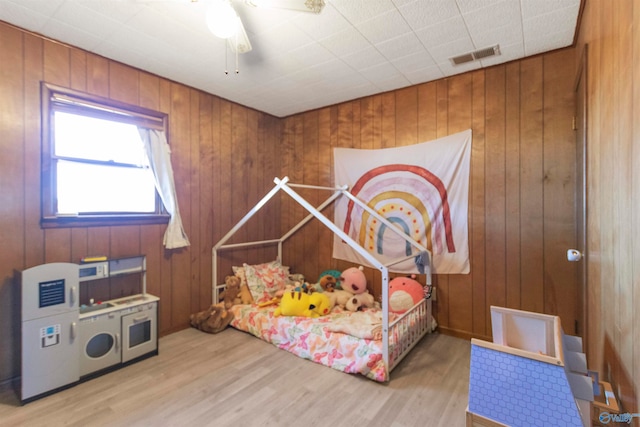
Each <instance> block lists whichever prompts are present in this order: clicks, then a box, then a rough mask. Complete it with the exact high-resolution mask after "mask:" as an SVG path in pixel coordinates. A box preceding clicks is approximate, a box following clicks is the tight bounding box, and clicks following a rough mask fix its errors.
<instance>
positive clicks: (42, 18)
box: [0, 2, 51, 32]
mask: <svg viewBox="0 0 640 427" xmlns="http://www.w3.org/2000/svg"><path fill="white" fill-rule="evenodd" d="M27 4H28V3H27ZM0 19H2V20H4V21H7V22H11V23H13V24H14V25H16V26H19V27H21V28H25V29H27V30H29V31H35V32H40V31H41V30H42V28H43V27H44V26H45V24H46V23H47V22H49V20H50V19H51V18H50V17H49V16H48V15H47V14H41V13H40V12H39V11H38V10H34V9H32V8H30V7H25V6H23V5H22V4H18V3H14V2H7V3H3V4H2V8H0Z"/></svg>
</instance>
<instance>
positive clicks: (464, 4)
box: [455, 0, 561, 14]
mask: <svg viewBox="0 0 640 427" xmlns="http://www.w3.org/2000/svg"><path fill="white" fill-rule="evenodd" d="M502 1H504V0H455V2H456V3H457V5H458V8H459V9H460V13H462V14H465V13H469V12H472V11H474V10H477V9H483V8H485V7H488V6H491V5H493V4H495V3H500V2H502ZM509 1H510V2H511V3H520V0H509ZM522 1H538V0H522ZM559 1H561V0H559Z"/></svg>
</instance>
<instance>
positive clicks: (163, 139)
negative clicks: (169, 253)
mask: <svg viewBox="0 0 640 427" xmlns="http://www.w3.org/2000/svg"><path fill="white" fill-rule="evenodd" d="M138 131H139V132H140V137H141V138H142V141H143V143H144V148H145V151H146V153H147V157H148V159H149V165H150V167H151V170H152V171H153V176H154V178H155V182H156V189H157V190H158V193H159V194H160V198H161V200H162V203H163V204H164V208H165V209H166V210H167V212H168V213H169V215H171V219H170V220H169V225H168V227H167V230H166V231H165V233H164V240H163V243H164V246H165V248H167V249H176V248H182V247H185V246H189V245H190V243H189V238H188V237H187V234H186V233H185V231H184V228H183V227H182V219H181V218H180V209H178V198H177V197H176V186H175V183H174V181H173V168H172V167H171V149H170V148H169V144H168V143H167V136H166V135H165V133H164V131H161V130H156V129H145V128H138Z"/></svg>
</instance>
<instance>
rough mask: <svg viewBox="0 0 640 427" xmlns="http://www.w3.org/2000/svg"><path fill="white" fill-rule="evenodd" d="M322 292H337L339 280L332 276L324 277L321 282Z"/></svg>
mask: <svg viewBox="0 0 640 427" xmlns="http://www.w3.org/2000/svg"><path fill="white" fill-rule="evenodd" d="M319 285H320V287H321V288H322V292H333V291H335V290H336V285H337V280H336V278H335V277H333V276H332V275H330V274H327V275H325V276H322V277H321V278H320V282H319Z"/></svg>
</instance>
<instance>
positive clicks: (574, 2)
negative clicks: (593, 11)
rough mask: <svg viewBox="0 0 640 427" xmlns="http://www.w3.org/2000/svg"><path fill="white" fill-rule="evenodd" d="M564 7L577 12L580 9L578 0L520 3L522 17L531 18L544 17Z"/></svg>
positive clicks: (546, 0) (543, 0) (537, 0)
mask: <svg viewBox="0 0 640 427" xmlns="http://www.w3.org/2000/svg"><path fill="white" fill-rule="evenodd" d="M566 7H570V8H573V9H574V10H576V11H578V10H579V8H580V0H562V1H559V0H535V1H523V2H522V16H523V17H524V18H525V19H527V18H532V17H534V16H537V15H545V14H547V13H551V12H555V11H556V10H558V9H563V8H566Z"/></svg>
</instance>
